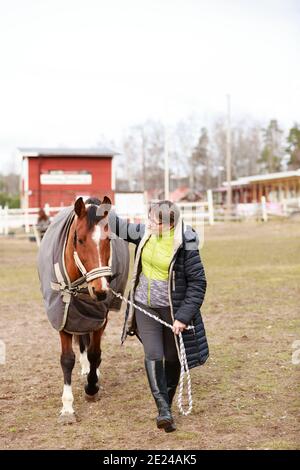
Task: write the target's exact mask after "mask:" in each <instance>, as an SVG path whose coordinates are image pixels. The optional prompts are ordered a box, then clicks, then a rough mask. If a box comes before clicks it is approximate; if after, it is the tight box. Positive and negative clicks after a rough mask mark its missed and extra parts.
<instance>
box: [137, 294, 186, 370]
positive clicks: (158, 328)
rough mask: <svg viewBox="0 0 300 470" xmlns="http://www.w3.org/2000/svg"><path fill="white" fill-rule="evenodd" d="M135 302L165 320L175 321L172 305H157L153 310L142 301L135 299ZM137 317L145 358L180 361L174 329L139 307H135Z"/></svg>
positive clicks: (168, 321)
mask: <svg viewBox="0 0 300 470" xmlns="http://www.w3.org/2000/svg"><path fill="white" fill-rule="evenodd" d="M135 303H136V304H137V305H139V306H141V307H143V308H144V309H145V310H147V311H149V312H150V313H152V314H154V315H156V316H158V317H159V318H161V319H162V320H164V321H165V322H167V323H170V324H172V323H173V321H172V317H171V311H170V307H159V308H158V307H155V308H154V310H153V309H152V308H150V307H149V306H147V305H144V304H142V303H140V302H137V301H135ZM135 318H136V323H137V327H138V332H139V336H140V338H141V340H142V343H143V346H144V352H145V358H146V359H149V360H151V361H158V360H162V359H163V358H165V360H166V361H178V354H177V348H176V344H175V338H174V333H173V331H172V330H171V329H170V328H168V327H166V326H164V325H162V324H161V323H159V322H157V321H156V320H154V319H153V318H150V317H148V316H147V315H145V313H143V312H140V310H138V309H135Z"/></svg>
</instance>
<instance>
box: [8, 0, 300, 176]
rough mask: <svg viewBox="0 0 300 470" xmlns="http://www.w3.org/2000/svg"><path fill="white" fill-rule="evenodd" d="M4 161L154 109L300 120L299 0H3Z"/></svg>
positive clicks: (162, 114)
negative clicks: (21, 149) (25, 148)
mask: <svg viewBox="0 0 300 470" xmlns="http://www.w3.org/2000/svg"><path fill="white" fill-rule="evenodd" d="M0 58H1V61H0V67H1V68H0V171H9V170H11V169H12V164H11V162H12V158H13V155H14V150H15V149H16V147H18V146H57V145H65V146H72V145H74V146H88V147H90V146H95V145H96V144H97V142H98V141H99V139H100V136H101V135H104V136H106V137H107V138H109V139H110V138H113V139H116V140H117V139H119V138H120V136H122V134H123V132H124V131H125V129H126V128H127V127H128V126H130V125H133V124H136V123H138V122H141V121H143V120H145V119H147V118H157V119H161V120H164V121H165V122H166V123H167V124H169V125H171V124H172V123H175V122H176V121H177V120H180V119H184V118H185V117H186V116H188V115H189V114H191V113H197V114H198V115H199V116H200V119H201V123H202V125H209V123H210V122H211V120H212V119H213V117H214V116H216V115H218V114H220V113H223V112H224V111H225V106H226V93H230V94H231V96H232V115H233V119H238V118H239V117H240V116H244V115H246V116H250V117H252V118H253V119H256V120H259V121H261V122H262V123H264V122H266V121H267V120H268V119H271V118H277V119H278V120H279V122H280V123H281V125H282V126H283V128H285V129H287V128H288V127H289V126H290V125H292V124H293V122H294V121H300V60H299V59H300V1H299V0H0Z"/></svg>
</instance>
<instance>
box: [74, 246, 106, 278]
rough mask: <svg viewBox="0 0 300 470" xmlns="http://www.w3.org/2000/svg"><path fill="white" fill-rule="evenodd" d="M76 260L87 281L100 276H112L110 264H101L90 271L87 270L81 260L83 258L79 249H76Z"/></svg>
mask: <svg viewBox="0 0 300 470" xmlns="http://www.w3.org/2000/svg"><path fill="white" fill-rule="evenodd" d="M73 255H74V261H75V264H76V266H77V268H78V269H79V271H80V272H81V274H82V276H83V277H84V278H85V280H86V282H90V281H93V280H94V279H97V278H98V277H106V276H112V270H111V267H110V266H99V267H98V268H94V269H91V270H90V271H87V270H86V269H85V267H84V265H83V264H82V262H81V259H80V258H79V256H78V253H77V251H74V253H73Z"/></svg>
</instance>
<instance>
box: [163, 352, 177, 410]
mask: <svg viewBox="0 0 300 470" xmlns="http://www.w3.org/2000/svg"><path fill="white" fill-rule="evenodd" d="M180 369H181V366H180V362H179V360H177V361H165V374H166V380H167V389H168V396H169V403H170V407H171V406H172V402H173V398H174V395H175V393H176V388H177V385H178V382H179V378H180Z"/></svg>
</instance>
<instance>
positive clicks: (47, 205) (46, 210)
mask: <svg viewBox="0 0 300 470" xmlns="http://www.w3.org/2000/svg"><path fill="white" fill-rule="evenodd" d="M44 211H45V214H46V215H48V217H49V215H50V206H49V204H48V203H46V204H45V207H44Z"/></svg>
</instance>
